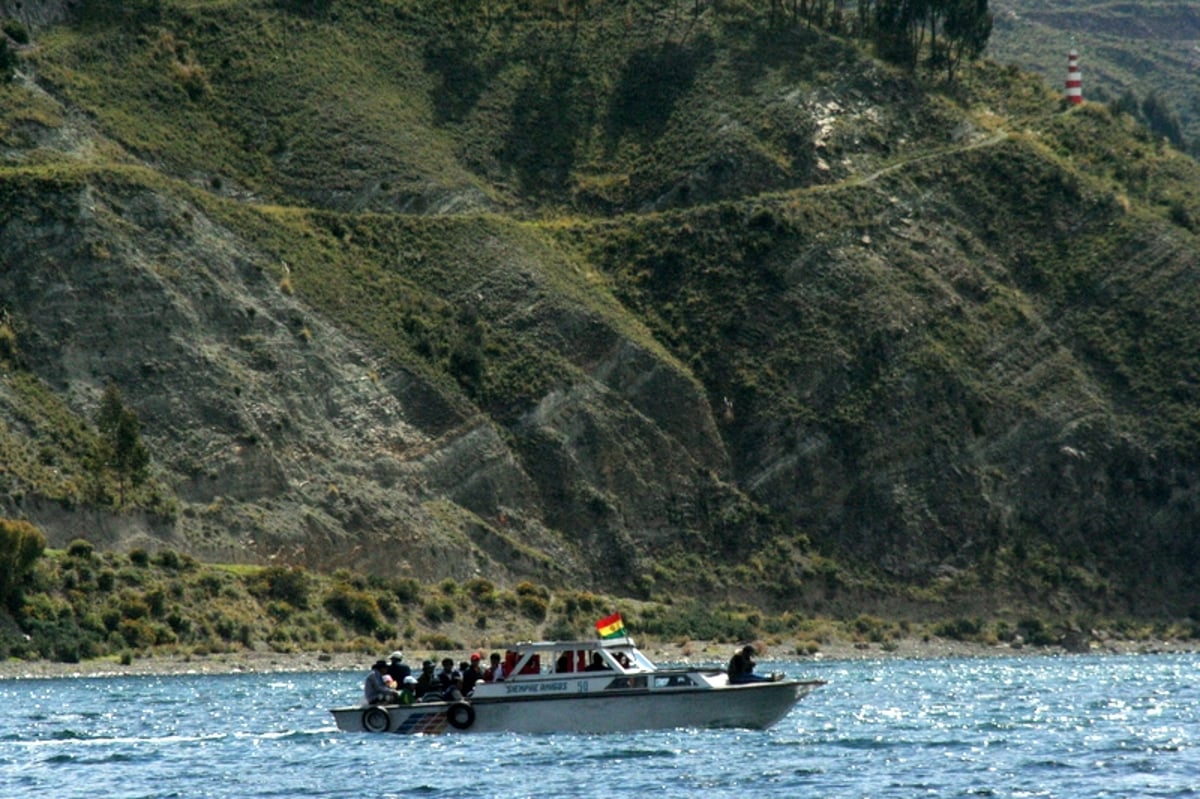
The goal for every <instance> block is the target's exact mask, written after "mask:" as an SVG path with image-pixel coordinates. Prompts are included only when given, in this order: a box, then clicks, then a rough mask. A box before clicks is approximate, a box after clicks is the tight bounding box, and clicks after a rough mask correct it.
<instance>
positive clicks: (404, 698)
mask: <svg viewBox="0 0 1200 799" xmlns="http://www.w3.org/2000/svg"><path fill="white" fill-rule="evenodd" d="M400 686H401V688H400V699H399V702H400V704H402V705H411V704H412V703H413V702H416V701H417V678H416V677H414V676H412V675H411V674H410V675H408V676H407V677H405V678H404V681H403V682H401V683H400Z"/></svg>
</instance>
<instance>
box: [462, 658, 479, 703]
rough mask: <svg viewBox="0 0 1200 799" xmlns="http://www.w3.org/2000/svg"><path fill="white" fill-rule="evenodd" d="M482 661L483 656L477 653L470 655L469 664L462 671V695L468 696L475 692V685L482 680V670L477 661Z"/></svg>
mask: <svg viewBox="0 0 1200 799" xmlns="http://www.w3.org/2000/svg"><path fill="white" fill-rule="evenodd" d="M482 659H483V655H480V654H479V653H478V652H474V653H472V654H471V662H470V663H468V664H467V667H466V668H465V669H463V675H462V681H463V685H462V689H463V693H464V694H470V693H471V691H474V690H475V683H477V682H480V681H481V680H483V669H482V668H481V667H480V665H479V661H481V660H482Z"/></svg>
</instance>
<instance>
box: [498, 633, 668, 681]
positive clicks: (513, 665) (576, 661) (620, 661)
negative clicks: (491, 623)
mask: <svg viewBox="0 0 1200 799" xmlns="http://www.w3.org/2000/svg"><path fill="white" fill-rule="evenodd" d="M603 671H607V672H615V673H617V674H637V673H640V672H652V671H655V666H654V664H653V663H651V662H650V659H649V658H647V657H646V656H645V655H643V654H642V653H641V652H639V651H638V650H637V648H636V647H635V646H634V645H633V641H632V640H630V639H629V638H618V639H612V640H592V641H526V642H522V643H519V644H514V645H513V646H512V647H510V648H509V649H508V650H507V651H506V652H505V657H504V673H505V675H506V676H505V679H515V678H520V677H523V676H525V675H536V674H574V673H578V672H603Z"/></svg>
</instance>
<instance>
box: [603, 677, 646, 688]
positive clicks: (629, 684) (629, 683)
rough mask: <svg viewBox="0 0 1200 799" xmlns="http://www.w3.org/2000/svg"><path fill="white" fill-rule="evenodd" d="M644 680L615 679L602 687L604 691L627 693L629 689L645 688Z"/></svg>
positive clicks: (638, 678)
mask: <svg viewBox="0 0 1200 799" xmlns="http://www.w3.org/2000/svg"><path fill="white" fill-rule="evenodd" d="M645 687H646V678H645V677H644V676H636V677H617V678H616V679H615V680H613V681H612V682H610V683H609V684H608V685H606V686H604V690H606V691H627V690H629V689H630V688H645Z"/></svg>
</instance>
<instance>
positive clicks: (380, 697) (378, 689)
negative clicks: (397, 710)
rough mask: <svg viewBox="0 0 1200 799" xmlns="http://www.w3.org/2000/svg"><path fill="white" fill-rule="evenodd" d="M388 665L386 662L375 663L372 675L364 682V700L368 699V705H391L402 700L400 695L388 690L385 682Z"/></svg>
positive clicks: (390, 689) (378, 661)
mask: <svg viewBox="0 0 1200 799" xmlns="http://www.w3.org/2000/svg"><path fill="white" fill-rule="evenodd" d="M387 665H388V664H387V661H385V660H377V661H375V665H374V666H372V667H371V673H370V674H368V675H367V679H366V680H365V681H364V682H363V698H364V699H366V701H367V704H368V705H386V704H391V703H393V702H395V701H397V700H398V699H399V698H400V695H399V694H398V693H396V691H395V690H394V689H392V688H388V686H387V683H386V682H384V675H385V674H386V673H387Z"/></svg>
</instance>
